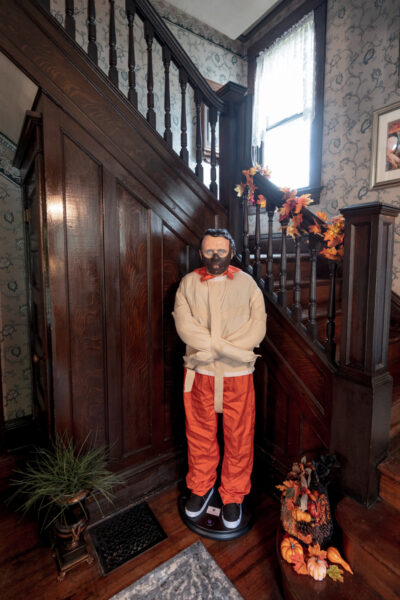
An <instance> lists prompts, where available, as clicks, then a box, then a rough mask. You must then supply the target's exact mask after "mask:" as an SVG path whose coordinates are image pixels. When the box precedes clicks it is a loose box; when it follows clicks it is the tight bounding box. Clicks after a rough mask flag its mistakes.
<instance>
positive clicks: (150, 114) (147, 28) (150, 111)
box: [144, 21, 156, 129]
mask: <svg viewBox="0 0 400 600" xmlns="http://www.w3.org/2000/svg"><path fill="white" fill-rule="evenodd" d="M144 35H145V38H146V44H147V114H146V119H147V121H148V122H149V123H150V125H151V126H152V127H153V128H154V129H155V128H156V113H155V111H154V93H153V86H154V82H153V40H154V29H153V26H152V25H151V23H150V22H149V21H145V23H144Z"/></svg>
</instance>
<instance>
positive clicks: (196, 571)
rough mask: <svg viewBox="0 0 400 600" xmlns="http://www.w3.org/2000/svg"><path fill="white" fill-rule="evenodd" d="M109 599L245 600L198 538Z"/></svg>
mask: <svg viewBox="0 0 400 600" xmlns="http://www.w3.org/2000/svg"><path fill="white" fill-rule="evenodd" d="M110 600H243V597H242V596H241V595H240V594H239V592H238V591H237V590H236V588H235V587H234V586H233V585H232V583H231V582H230V581H229V579H228V578H227V576H226V575H225V573H224V572H223V571H222V569H221V568H220V567H219V566H218V565H217V563H216V562H215V560H214V559H213V557H212V556H211V554H210V553H209V552H207V550H206V549H205V547H204V546H203V544H202V543H201V542H200V541H198V542H195V543H194V544H192V545H191V546H189V548H186V549H185V550H182V552H180V553H179V554H177V555H176V556H174V557H173V558H171V559H170V560H167V562H165V563H163V564H162V565H160V566H159V567H157V568H156V569H154V571H151V572H150V573H148V574H147V575H145V576H144V577H142V578H141V579H138V581H135V583H133V584H132V585H130V586H129V587H127V588H125V589H124V590H122V592H119V593H118V594H116V595H115V596H113V597H112V598H110Z"/></svg>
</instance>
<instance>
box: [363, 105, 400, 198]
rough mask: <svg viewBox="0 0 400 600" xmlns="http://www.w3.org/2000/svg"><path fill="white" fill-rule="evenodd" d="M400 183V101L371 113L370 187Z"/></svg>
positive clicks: (375, 187) (376, 187)
mask: <svg viewBox="0 0 400 600" xmlns="http://www.w3.org/2000/svg"><path fill="white" fill-rule="evenodd" d="M399 184H400V101H397V102H395V103H394V104H390V105H389V106H385V107H383V108H380V109H378V110H376V111H374V113H373V122H372V153H371V177H370V189H371V190H374V189H379V188H382V187H389V186H395V185H399Z"/></svg>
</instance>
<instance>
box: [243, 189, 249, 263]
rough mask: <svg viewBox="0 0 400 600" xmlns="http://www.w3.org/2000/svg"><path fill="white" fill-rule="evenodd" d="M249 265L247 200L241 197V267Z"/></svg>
mask: <svg viewBox="0 0 400 600" xmlns="http://www.w3.org/2000/svg"><path fill="white" fill-rule="evenodd" d="M249 264H250V251H249V210H248V198H247V196H243V251H242V265H243V268H244V269H247V267H248V266H249Z"/></svg>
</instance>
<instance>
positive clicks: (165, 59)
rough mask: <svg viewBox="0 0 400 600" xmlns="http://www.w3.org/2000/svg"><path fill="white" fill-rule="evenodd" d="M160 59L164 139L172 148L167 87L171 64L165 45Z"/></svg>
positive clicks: (168, 51)
mask: <svg viewBox="0 0 400 600" xmlns="http://www.w3.org/2000/svg"><path fill="white" fill-rule="evenodd" d="M162 59H163V64H164V79H165V88H164V125H165V131H164V140H165V141H166V142H167V144H168V145H169V146H171V148H172V131H171V97H170V87H169V67H170V64H171V52H170V49H169V48H167V46H163V49H162Z"/></svg>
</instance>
